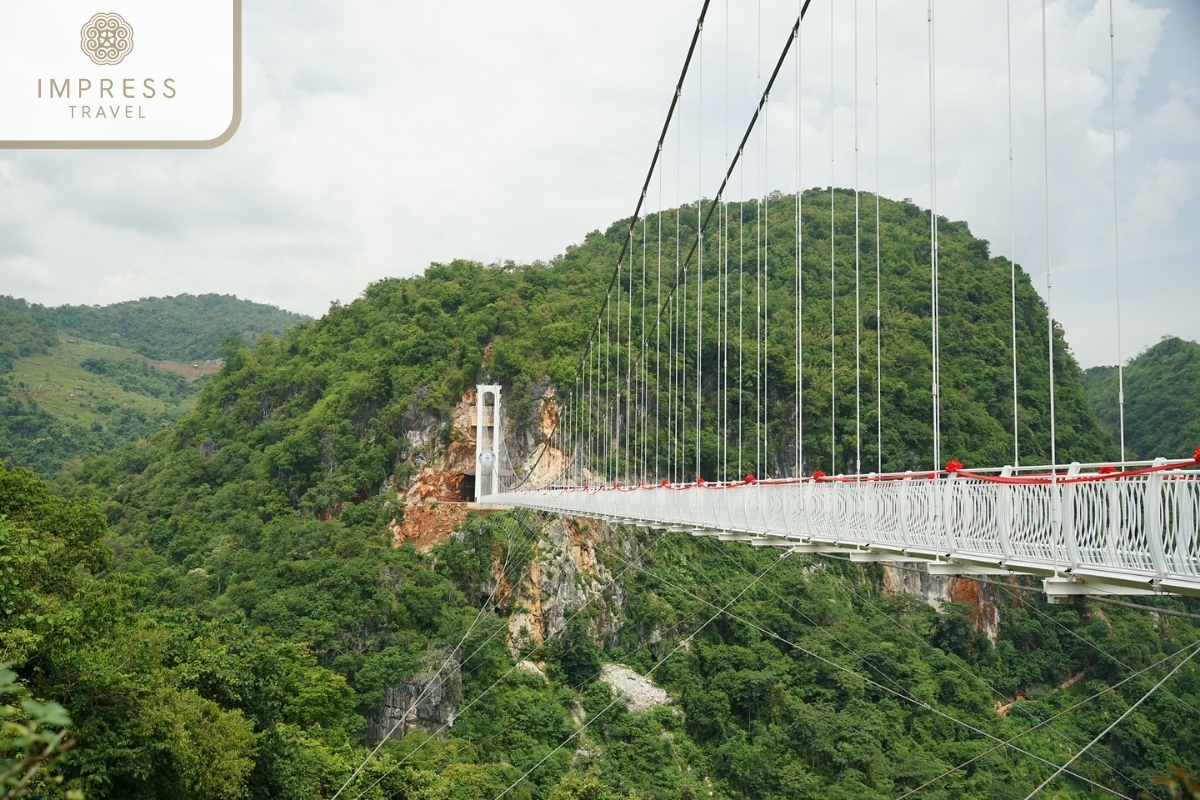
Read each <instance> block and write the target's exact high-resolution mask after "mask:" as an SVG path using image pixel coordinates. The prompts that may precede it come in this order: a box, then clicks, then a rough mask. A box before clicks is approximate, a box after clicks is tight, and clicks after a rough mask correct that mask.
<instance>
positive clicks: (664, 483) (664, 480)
mask: <svg viewBox="0 0 1200 800" xmlns="http://www.w3.org/2000/svg"><path fill="white" fill-rule="evenodd" d="M658 485H659V486H666V485H667V479H666V478H663V479H662V480H661V481H659V482H658Z"/></svg>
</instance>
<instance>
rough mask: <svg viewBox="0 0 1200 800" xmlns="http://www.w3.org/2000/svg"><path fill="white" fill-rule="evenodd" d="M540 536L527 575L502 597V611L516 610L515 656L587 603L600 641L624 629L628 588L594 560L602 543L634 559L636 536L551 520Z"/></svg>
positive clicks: (512, 621)
mask: <svg viewBox="0 0 1200 800" xmlns="http://www.w3.org/2000/svg"><path fill="white" fill-rule="evenodd" d="M541 532H542V535H543V536H544V537H545V538H544V539H543V541H542V542H541V543H539V545H538V548H537V552H536V555H535V557H534V559H533V561H532V562H531V563H530V568H529V573H528V575H527V576H526V578H525V579H524V580H522V581H521V582H520V583H519V584H518V585H517V586H515V587H512V590H511V591H510V592H509V593H507V596H506V597H505V598H504V603H503V605H504V607H505V608H506V609H512V611H511V612H510V614H509V618H508V630H509V646H510V648H511V649H512V651H513V654H514V656H516V655H517V654H519V653H520V651H521V649H522V648H527V647H533V646H536V645H538V644H541V643H542V642H544V641H545V640H546V639H547V637H550V636H553V635H555V634H557V633H559V632H560V631H562V630H563V629H564V628H565V627H566V625H567V619H568V618H569V617H570V616H571V614H573V613H574V612H575V611H578V610H579V609H581V608H583V607H585V606H587V605H589V604H591V605H592V608H593V609H594V612H595V613H594V615H593V617H592V624H593V630H592V633H593V635H594V636H595V637H596V639H597V640H598V641H603V640H604V639H605V638H607V637H608V636H610V635H611V634H613V633H615V632H616V631H617V630H619V629H620V627H621V614H620V612H621V609H622V607H623V606H624V604H625V589H624V586H623V585H622V584H621V582H620V581H617V582H613V575H611V574H610V572H609V570H608V569H607V568H606V567H605V566H604V564H603V563H601V562H600V561H599V560H598V559H597V558H596V547H597V545H599V544H603V546H605V547H610V548H614V549H618V550H621V551H623V552H624V553H625V554H626V555H627V556H632V555H633V552H634V549H635V548H634V546H633V545H634V540H633V537H632V536H631V535H618V534H617V531H616V530H615V529H613V528H611V527H610V526H608V525H606V524H605V523H603V522H597V521H595V520H588V519H570V518H564V517H559V518H556V519H553V520H550V521H548V522H547V524H546V525H544V526H543V527H542V529H541ZM610 584H611V585H610ZM497 594H498V595H499V593H497Z"/></svg>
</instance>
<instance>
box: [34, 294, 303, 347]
mask: <svg viewBox="0 0 1200 800" xmlns="http://www.w3.org/2000/svg"><path fill="white" fill-rule="evenodd" d="M33 308H34V309H35V310H36V311H37V312H40V313H41V314H42V315H44V317H45V318H46V319H47V320H48V321H50V322H51V323H52V324H53V325H55V326H56V327H57V328H59V329H60V330H61V331H63V332H64V333H68V334H72V335H75V336H79V337H81V338H83V339H88V340H90V341H93V342H101V343H103V344H110V345H116V346H118V347H123V348H126V349H128V350H133V351H134V352H136V353H140V354H141V355H144V356H146V357H147V358H154V359H160V360H165V361H197V360H199V361H204V360H208V359H214V358H218V357H219V356H220V352H221V343H222V342H223V341H225V340H226V339H228V338H229V337H231V336H236V337H240V338H241V339H243V340H244V341H246V342H247V343H248V344H249V343H253V342H254V340H255V339H256V338H257V337H258V335H259V334H261V333H271V334H273V335H275V336H280V335H282V333H283V332H284V331H285V330H287V329H288V328H290V327H292V326H293V325H298V324H300V323H302V322H307V321H309V320H310V319H311V317H307V316H305V315H303V314H296V313H294V312H292V311H285V310H283V309H281V308H278V307H276V306H271V305H266V304H264V303H255V302H253V301H251V300H242V299H240V298H238V297H237V296H235V295H231V294H201V295H192V294H180V295H175V296H174V297H145V298H142V299H141V300H129V301H126V302H123V303H113V304H112V305H107V306H83V305H80V306H72V305H62V306H58V307H56V308H43V307H42V306H34V307H33Z"/></svg>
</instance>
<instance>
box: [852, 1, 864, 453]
mask: <svg viewBox="0 0 1200 800" xmlns="http://www.w3.org/2000/svg"><path fill="white" fill-rule="evenodd" d="M861 262H862V243H861V239H860V235H859V209H858V0H854V474H855V475H861V474H862V303H861V302H860V301H859V283H860V281H859V273H860V272H861V266H862V263H861Z"/></svg>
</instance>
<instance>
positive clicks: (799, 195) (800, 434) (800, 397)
mask: <svg viewBox="0 0 1200 800" xmlns="http://www.w3.org/2000/svg"><path fill="white" fill-rule="evenodd" d="M803 2H804V0H797V1H796V6H797V8H800V9H801V11H802V10H803V9H802V6H803ZM801 24H803V23H801ZM800 27H801V26H797V27H796V465H795V468H794V469H793V471H792V477H795V478H799V477H800V475H801V474H802V470H803V469H804V380H803V375H802V373H803V367H804V353H803V350H802V348H803V345H804V326H803V322H802V313H803V311H804V302H803V300H804V278H803V274H802V268H803V263H804V262H803V254H804V234H803V229H802V227H801V225H802V222H803V217H802V214H801V211H802V210H803V196H804V184H803V181H802V178H803V172H802V171H801V165H802V148H801V143H802V138H801V125H802V122H803V118H802V115H801V113H800V98H801V91H800V88H801V80H800V79H801V78H802V77H803V75H804V72H803V69H802V67H803V64H802V61H801V53H802V50H801V47H800Z"/></svg>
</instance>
